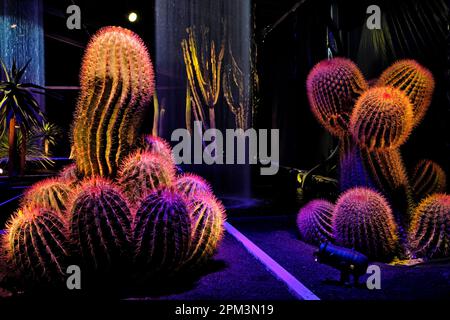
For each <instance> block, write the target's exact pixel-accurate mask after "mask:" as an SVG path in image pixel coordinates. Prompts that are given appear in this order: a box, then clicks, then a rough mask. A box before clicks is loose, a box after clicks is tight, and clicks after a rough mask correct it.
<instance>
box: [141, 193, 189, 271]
mask: <svg viewBox="0 0 450 320" xmlns="http://www.w3.org/2000/svg"><path fill="white" fill-rule="evenodd" d="M191 230H192V229H191V217H190V213H189V209H188V204H187V202H186V200H185V198H184V197H183V196H182V195H180V194H178V193H177V192H175V191H173V190H171V189H161V190H158V191H155V192H154V193H151V194H149V195H148V196H147V197H146V198H145V199H144V200H143V201H142V203H141V206H140V207H139V209H138V210H137V213H136V217H135V220H134V226H133V237H134V242H135V248H136V251H135V255H134V263H135V266H136V268H137V269H138V270H139V272H141V273H142V274H144V275H145V276H150V277H152V276H154V275H156V274H164V275H170V274H171V273H172V272H174V271H177V270H178V269H180V268H181V267H182V266H183V265H184V264H185V263H186V260H187V258H188V254H189V252H190V245H191V232H192V231H191Z"/></svg>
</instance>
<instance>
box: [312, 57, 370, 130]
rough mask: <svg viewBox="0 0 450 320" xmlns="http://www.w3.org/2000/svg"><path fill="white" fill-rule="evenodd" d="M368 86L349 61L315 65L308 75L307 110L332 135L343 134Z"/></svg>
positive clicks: (340, 59) (338, 59)
mask: <svg viewBox="0 0 450 320" xmlns="http://www.w3.org/2000/svg"><path fill="white" fill-rule="evenodd" d="M367 89H368V84H367V82H366V80H365V79H364V76H363V75H362V73H361V71H360V70H359V68H358V67H357V66H356V65H355V64H354V63H353V62H352V61H350V60H348V59H344V58H334V59H332V60H324V61H321V62H319V63H318V64H317V65H316V66H315V67H314V68H313V69H312V70H311V72H310V73H309V75H308V79H307V92H308V99H309V103H310V106H311V110H312V112H313V114H314V115H315V117H316V118H317V119H318V120H319V122H320V123H321V124H322V125H323V126H324V127H325V128H326V129H327V130H328V131H330V132H331V133H332V134H334V135H336V136H343V135H346V134H347V129H348V123H349V121H350V115H351V113H352V110H353V107H354V105H355V102H356V100H357V99H358V98H359V96H360V95H361V94H362V93H363V92H364V91H365V90H367Z"/></svg>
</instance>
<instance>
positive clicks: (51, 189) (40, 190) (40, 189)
mask: <svg viewBox="0 0 450 320" xmlns="http://www.w3.org/2000/svg"><path fill="white" fill-rule="evenodd" d="M71 193H72V187H71V186H70V184H68V183H67V182H66V181H64V180H62V179H56V178H50V179H45V180H43V181H41V182H38V183H36V184H35V185H33V186H32V187H31V188H30V189H29V190H28V191H27V192H26V193H25V196H24V198H23V200H22V204H23V205H25V206H35V207H38V208H45V209H48V210H50V211H54V212H56V213H58V214H60V215H61V216H65V215H66V208H67V205H68V202H69V197H70V195H71Z"/></svg>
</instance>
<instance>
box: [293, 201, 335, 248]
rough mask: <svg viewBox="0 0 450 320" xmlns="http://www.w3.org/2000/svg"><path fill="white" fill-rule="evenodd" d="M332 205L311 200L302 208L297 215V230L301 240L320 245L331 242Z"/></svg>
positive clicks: (332, 238)
mask: <svg viewBox="0 0 450 320" xmlns="http://www.w3.org/2000/svg"><path fill="white" fill-rule="evenodd" d="M333 209H334V204H332V203H331V202H329V201H326V200H313V201H311V202H309V203H308V204H307V205H306V206H304V207H303V208H302V209H301V210H300V212H299V213H298V215H297V228H298V231H299V232H300V236H301V238H302V240H304V241H306V242H308V243H312V244H317V245H318V244H321V243H322V242H325V241H333V240H334V237H333V227H332V217H333Z"/></svg>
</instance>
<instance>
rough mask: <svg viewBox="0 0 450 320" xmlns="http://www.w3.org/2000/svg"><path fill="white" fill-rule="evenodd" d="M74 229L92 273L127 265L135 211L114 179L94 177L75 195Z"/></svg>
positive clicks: (73, 231)
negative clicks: (131, 209) (130, 207)
mask: <svg viewBox="0 0 450 320" xmlns="http://www.w3.org/2000/svg"><path fill="white" fill-rule="evenodd" d="M70 215H71V220H70V231H71V236H72V239H73V241H74V243H75V245H76V246H77V248H79V250H80V253H81V258H82V262H83V264H84V267H85V270H87V273H88V274H91V275H93V274H102V275H105V274H107V273H108V272H112V271H116V270H119V269H120V268H121V267H124V266H126V264H127V262H128V261H127V257H129V256H130V253H131V241H130V240H131V213H130V209H129V206H128V204H127V201H126V200H125V197H124V196H123V195H122V194H121V192H120V191H119V190H118V189H117V188H116V187H115V186H113V185H112V184H111V183H110V182H108V181H106V180H102V179H99V178H93V179H91V180H88V181H86V182H84V183H83V184H82V185H81V186H80V188H79V190H78V192H77V193H76V194H75V195H74V198H73V203H72V204H71V208H70Z"/></svg>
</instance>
